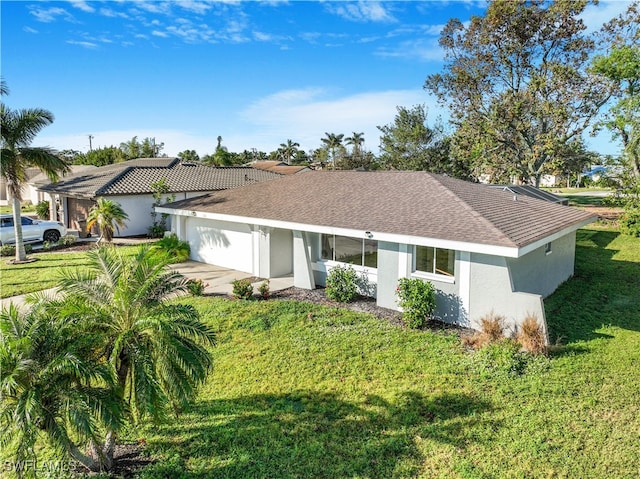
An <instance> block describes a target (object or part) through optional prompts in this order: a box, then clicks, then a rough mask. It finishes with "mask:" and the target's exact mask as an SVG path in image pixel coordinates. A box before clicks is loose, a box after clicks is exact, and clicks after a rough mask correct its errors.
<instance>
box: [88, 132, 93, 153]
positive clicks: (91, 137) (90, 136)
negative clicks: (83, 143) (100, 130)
mask: <svg viewBox="0 0 640 479" xmlns="http://www.w3.org/2000/svg"><path fill="white" fill-rule="evenodd" d="M88 136H89V151H93V148H92V147H91V140H92V139H93V138H94V136H93V135H88Z"/></svg>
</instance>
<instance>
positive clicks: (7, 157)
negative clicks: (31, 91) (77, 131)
mask: <svg viewBox="0 0 640 479" xmlns="http://www.w3.org/2000/svg"><path fill="white" fill-rule="evenodd" d="M0 91H1V93H2V94H3V95H6V94H7V93H8V88H7V85H6V83H4V82H2V86H1V87H0ZM51 123H53V114H52V113H51V112H50V111H48V110H44V109H42V108H28V109H21V110H12V109H10V108H8V107H7V106H6V105H5V104H4V102H2V103H1V104H0V146H1V148H2V150H1V152H0V155H1V157H2V161H1V162H0V174H2V178H3V179H4V180H5V182H6V185H7V193H8V196H9V198H10V199H11V205H12V209H13V224H14V228H15V239H16V257H15V260H16V261H17V262H20V261H26V259H27V255H26V252H25V249H24V240H23V236H22V223H21V221H20V201H21V200H22V187H23V185H24V184H25V183H26V181H27V168H29V167H36V168H39V169H40V170H41V171H42V172H43V173H45V174H46V175H47V176H48V177H49V179H51V181H57V180H58V178H59V176H60V175H61V174H62V173H65V172H67V171H69V164H68V163H67V161H66V160H65V159H63V158H60V157H59V156H58V155H57V154H56V152H55V151H54V150H53V149H51V148H47V147H33V146H31V142H32V141H33V140H34V139H35V137H36V136H37V134H38V133H39V132H40V130H42V129H43V128H44V127H45V126H48V125H50V124H51Z"/></svg>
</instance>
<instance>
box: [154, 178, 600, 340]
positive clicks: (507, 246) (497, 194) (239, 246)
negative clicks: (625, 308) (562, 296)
mask: <svg viewBox="0 0 640 479" xmlns="http://www.w3.org/2000/svg"><path fill="white" fill-rule="evenodd" d="M156 210H157V211H158V212H164V213H169V214H171V215H172V217H173V220H172V230H173V231H174V232H175V233H176V234H177V235H178V236H179V237H180V238H181V239H182V240H186V241H188V242H189V244H190V245H191V258H192V259H194V260H196V261H201V262H204V263H209V264H213V265H218V266H222V267H227V268H232V269H237V270H240V271H245V272H247V273H251V274H253V275H255V276H258V277H263V278H273V277H278V276H284V275H291V274H292V275H293V280H294V285H295V286H297V287H300V288H307V289H314V288H315V287H316V285H324V284H325V281H326V278H327V274H328V273H329V271H330V270H331V269H332V268H333V267H335V266H337V265H343V264H350V265H351V266H352V267H353V268H354V269H355V270H356V271H358V272H359V273H360V274H361V275H363V277H365V278H366V279H367V281H368V283H369V285H370V288H368V292H369V294H370V295H372V296H374V297H376V298H377V299H376V300H377V304H378V305H379V306H381V307H385V308H390V309H398V306H397V303H396V294H395V290H396V286H397V284H398V280H399V278H403V277H412V278H421V279H424V280H428V281H431V282H432V283H433V285H434V286H435V287H436V289H437V310H436V317H437V318H438V319H440V320H443V321H448V322H453V323H457V324H460V325H464V326H468V327H472V328H476V329H477V328H478V327H479V320H480V318H482V317H483V316H485V315H487V314H489V313H491V312H495V313H496V314H500V315H504V316H505V317H506V318H507V319H508V321H509V322H510V325H511V326H512V327H515V326H517V324H519V323H520V322H521V321H522V320H523V319H524V317H526V315H527V314H535V315H537V317H538V318H539V319H540V320H541V322H542V324H545V321H544V319H545V316H544V308H543V301H542V300H543V298H544V297H546V296H548V295H549V294H551V293H552V292H553V291H554V290H555V289H556V288H557V287H558V285H559V284H560V283H562V282H563V281H565V280H566V279H568V278H569V277H570V276H571V275H572V274H573V271H574V253H575V232H576V230H577V229H579V228H580V227H582V226H584V225H586V224H588V223H590V222H592V221H594V220H595V219H596V217H595V216H594V215H591V214H589V213H586V212H584V211H582V210H578V209H575V208H572V207H569V206H562V205H559V204H554V203H552V202H548V201H543V200H540V199H536V198H531V197H528V196H522V195H518V194H513V193H511V192H509V191H502V190H501V189H495V188H490V187H488V186H486V185H481V184H474V183H470V182H466V181H461V180H458V179H454V178H450V177H447V176H441V175H435V174H431V173H427V172H423V171H384V172H362V171H312V172H309V173H306V174H304V175H293V176H288V177H285V178H282V179H281V180H279V181H277V182H265V183H260V184H254V185H249V186H245V187H243V188H237V189H233V190H225V191H220V192H216V193H212V194H209V195H205V196H201V197H198V198H192V199H186V200H183V201H178V202H175V203H171V204H168V205H164V206H162V207H159V208H156Z"/></svg>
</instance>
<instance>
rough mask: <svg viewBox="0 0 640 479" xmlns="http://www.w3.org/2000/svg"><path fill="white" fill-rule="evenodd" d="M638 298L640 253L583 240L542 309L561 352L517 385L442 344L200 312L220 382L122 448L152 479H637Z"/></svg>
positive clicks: (308, 322) (333, 321)
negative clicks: (142, 446) (145, 461)
mask: <svg viewBox="0 0 640 479" xmlns="http://www.w3.org/2000/svg"><path fill="white" fill-rule="evenodd" d="M638 291H640V241H639V240H637V239H632V238H630V237H624V236H619V235H618V234H617V233H616V232H614V231H611V230H599V229H586V230H582V231H580V232H579V234H578V246H577V267H576V277H575V278H574V279H572V280H570V281H568V282H567V283H565V284H564V285H563V286H561V287H560V289H559V290H558V292H557V293H555V294H554V295H553V296H552V297H551V298H549V300H548V301H547V315H548V320H549V324H550V327H551V334H552V337H553V338H554V340H555V339H557V338H559V337H561V338H562V339H561V341H562V343H564V344H565V345H564V346H562V347H560V348H558V350H557V351H556V352H554V354H553V355H552V357H551V358H550V359H544V358H542V359H538V360H535V361H533V362H531V363H530V364H529V366H528V368H527V369H526V370H525V373H524V374H522V375H510V374H507V373H504V372H500V371H499V370H497V371H493V372H492V370H488V369H486V368H484V367H483V366H485V365H486V363H485V362H483V361H480V360H479V358H480V357H481V356H480V355H478V354H477V353H476V354H474V353H470V352H468V351H466V350H465V349H464V348H463V347H462V345H461V342H460V340H459V338H458V337H457V336H456V335H455V334H452V333H449V332H430V331H419V332H417V331H410V330H404V329H401V328H399V327H396V326H393V325H390V324H389V323H387V322H385V321H382V320H378V319H375V318H372V317H370V316H367V315H364V314H357V313H353V312H350V311H346V310H341V309H336V308H329V307H320V306H317V305H310V304H304V303H295V302H288V301H286V302H279V301H266V302H265V301H263V302H242V301H229V300H226V299H221V298H193V299H190V300H188V301H189V302H190V303H192V304H194V305H195V306H196V307H197V308H198V309H199V310H200V311H201V312H202V315H203V317H204V318H206V320H207V321H208V322H210V323H211V324H212V325H214V327H215V328H216V330H217V331H218V338H219V344H218V346H217V347H216V348H215V349H214V351H213V353H214V356H215V365H216V366H215V371H214V373H213V375H212V376H211V377H210V378H209V380H208V381H207V383H206V385H205V387H204V388H203V390H202V392H201V394H200V398H199V400H198V401H197V402H196V404H195V405H194V406H193V407H192V408H191V409H190V410H188V411H185V412H184V414H183V415H181V416H180V418H179V419H178V420H172V421H170V422H169V423H167V424H164V425H160V426H154V427H148V428H146V429H137V430H136V431H135V432H132V433H130V434H129V437H130V439H131V440H135V439H140V438H142V439H144V440H145V441H146V443H147V452H148V453H149V454H150V455H151V456H152V457H154V458H156V459H158V460H159V462H158V463H156V464H155V465H152V466H150V467H149V468H148V469H147V470H146V471H145V472H144V473H143V474H142V475H143V477H147V478H154V477H178V478H205V477H206V478H209V477H211V478H216V477H220V478H247V477H278V478H310V477H313V478H315V477H326V478H341V477H345V478H346V477H349V478H355V477H358V478H391V477H424V478H543V477H544V478H552V477H558V478H560V477H566V478H577V477H580V478H624V477H628V478H632V477H638V475H639V474H640V463H639V462H638V457H640V389H639V387H638V385H639V384H640V367H639V366H640V294H638ZM500 360H501V357H496V358H495V361H496V362H499V361H500Z"/></svg>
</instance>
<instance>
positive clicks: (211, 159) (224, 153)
mask: <svg viewBox="0 0 640 479" xmlns="http://www.w3.org/2000/svg"><path fill="white" fill-rule="evenodd" d="M202 161H203V163H205V164H206V165H212V166H231V165H233V164H235V163H236V162H237V161H239V160H238V155H236V154H235V153H230V152H229V150H228V149H227V147H226V146H222V137H221V136H218V144H217V146H216V151H215V152H214V153H213V154H212V155H205V156H203V157H202Z"/></svg>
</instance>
